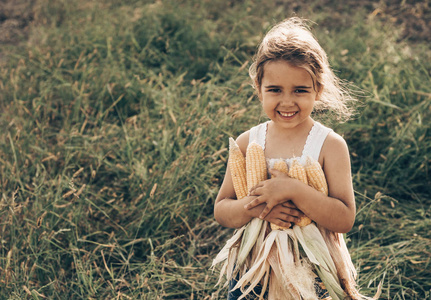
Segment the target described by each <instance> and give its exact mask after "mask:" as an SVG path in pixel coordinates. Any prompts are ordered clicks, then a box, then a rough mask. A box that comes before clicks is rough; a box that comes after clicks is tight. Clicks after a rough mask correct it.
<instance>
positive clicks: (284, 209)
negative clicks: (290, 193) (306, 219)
mask: <svg viewBox="0 0 431 300" xmlns="http://www.w3.org/2000/svg"><path fill="white" fill-rule="evenodd" d="M303 215H304V214H303V213H302V212H301V211H300V210H299V209H298V208H297V207H296V206H295V204H293V203H292V202H291V201H288V202H284V203H282V204H278V205H276V206H275V207H274V208H273V209H271V211H270V212H269V213H268V215H267V216H266V217H265V221H268V222H270V223H273V224H276V225H278V226H281V227H287V228H289V227H290V226H291V225H292V223H297V222H298V221H299V218H300V217H302V216H303Z"/></svg>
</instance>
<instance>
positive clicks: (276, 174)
mask: <svg viewBox="0 0 431 300" xmlns="http://www.w3.org/2000/svg"><path fill="white" fill-rule="evenodd" d="M269 174H271V177H277V176H281V175H284V173H283V172H281V171H279V170H276V169H270V170H269Z"/></svg>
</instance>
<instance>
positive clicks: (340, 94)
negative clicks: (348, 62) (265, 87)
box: [249, 17, 354, 120]
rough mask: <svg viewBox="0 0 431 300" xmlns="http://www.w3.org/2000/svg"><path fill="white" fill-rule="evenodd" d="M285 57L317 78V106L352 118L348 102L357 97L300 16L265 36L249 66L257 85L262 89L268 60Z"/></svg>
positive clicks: (315, 82) (288, 20)
mask: <svg viewBox="0 0 431 300" xmlns="http://www.w3.org/2000/svg"><path fill="white" fill-rule="evenodd" d="M275 60H284V61H287V62H288V63H289V64H291V65H292V66H295V67H300V68H303V69H305V70H306V71H307V72H308V73H309V74H310V76H311V77H312V79H313V83H314V89H315V90H316V91H318V92H320V99H319V101H316V103H315V107H314V110H318V111H328V110H331V111H333V113H335V116H336V118H337V119H339V120H341V119H348V118H349V117H350V116H351V114H352V112H351V109H349V108H348V107H347V105H346V102H347V101H349V100H354V99H353V98H352V97H351V95H350V93H349V91H348V90H347V89H346V88H344V87H342V84H341V81H340V79H339V78H338V77H337V76H335V74H334V72H333V71H332V69H331V68H330V66H329V62H328V58H327V55H326V52H325V51H324V50H323V49H322V47H321V46H320V45H319V43H318V42H317V40H316V38H315V37H314V36H313V34H312V33H311V32H310V29H309V27H308V26H307V25H306V24H305V21H303V20H302V19H300V18H297V17H294V18H290V19H287V20H285V21H283V22H281V23H279V24H277V25H275V26H274V27H273V28H272V29H271V30H270V31H269V32H268V33H267V34H266V35H265V37H264V38H263V40H262V42H261V43H260V45H259V48H258V51H257V53H256V55H255V56H254V59H253V64H252V65H251V67H250V69H249V74H250V77H251V79H252V81H253V86H254V88H255V90H256V91H257V92H259V91H260V88H261V84H262V78H263V76H264V74H263V73H264V67H265V64H266V63H268V62H269V61H275Z"/></svg>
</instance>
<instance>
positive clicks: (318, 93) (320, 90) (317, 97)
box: [314, 84, 324, 101]
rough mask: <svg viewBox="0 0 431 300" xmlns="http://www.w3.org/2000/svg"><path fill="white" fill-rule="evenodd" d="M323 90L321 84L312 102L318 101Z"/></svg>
mask: <svg viewBox="0 0 431 300" xmlns="http://www.w3.org/2000/svg"><path fill="white" fill-rule="evenodd" d="M323 88H324V86H323V84H322V85H321V86H320V88H319V90H318V91H317V93H316V98H315V99H314V100H316V101H320V97H321V96H322V92H323Z"/></svg>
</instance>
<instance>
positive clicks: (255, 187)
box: [249, 182, 263, 196]
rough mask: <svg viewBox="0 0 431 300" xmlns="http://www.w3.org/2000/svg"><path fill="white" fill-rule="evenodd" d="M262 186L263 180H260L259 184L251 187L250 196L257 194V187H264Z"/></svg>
mask: <svg viewBox="0 0 431 300" xmlns="http://www.w3.org/2000/svg"><path fill="white" fill-rule="evenodd" d="M262 186H263V184H262V182H259V183H258V184H256V185H255V186H254V187H252V188H251V189H250V192H249V195H250V196H256V189H257V188H260V187H262Z"/></svg>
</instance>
